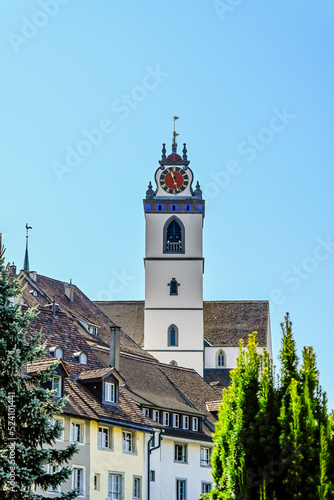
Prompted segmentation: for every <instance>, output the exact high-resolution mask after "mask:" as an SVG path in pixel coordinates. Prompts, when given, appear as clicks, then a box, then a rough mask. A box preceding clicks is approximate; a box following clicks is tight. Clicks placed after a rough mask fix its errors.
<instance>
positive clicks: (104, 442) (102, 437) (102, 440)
mask: <svg viewBox="0 0 334 500" xmlns="http://www.w3.org/2000/svg"><path fill="white" fill-rule="evenodd" d="M98 447H99V448H104V449H107V450H110V449H111V429H110V427H104V426H101V425H100V426H99V434H98Z"/></svg>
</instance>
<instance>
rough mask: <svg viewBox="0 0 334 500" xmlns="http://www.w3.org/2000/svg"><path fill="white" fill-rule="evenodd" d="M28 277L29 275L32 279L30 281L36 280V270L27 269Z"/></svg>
mask: <svg viewBox="0 0 334 500" xmlns="http://www.w3.org/2000/svg"><path fill="white" fill-rule="evenodd" d="M29 277H30V279H32V281H35V282H36V279H37V272H36V271H29Z"/></svg>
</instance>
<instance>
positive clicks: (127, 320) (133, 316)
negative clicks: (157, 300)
mask: <svg viewBox="0 0 334 500" xmlns="http://www.w3.org/2000/svg"><path fill="white" fill-rule="evenodd" d="M95 304H96V305H97V306H98V307H99V308H100V309H101V311H103V312H104V314H106V315H107V316H108V318H112V319H113V321H115V323H116V324H117V325H119V326H120V327H121V328H122V329H123V330H124V332H126V333H127V334H128V335H129V336H130V337H131V338H132V339H133V340H134V341H135V342H136V343H137V344H140V342H141V341H142V340H143V337H144V306H145V302H144V301H143V300H126V301H96V302H95Z"/></svg>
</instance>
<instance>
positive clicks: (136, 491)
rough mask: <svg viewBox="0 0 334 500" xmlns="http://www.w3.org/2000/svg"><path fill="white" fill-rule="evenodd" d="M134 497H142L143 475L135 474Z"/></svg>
mask: <svg viewBox="0 0 334 500" xmlns="http://www.w3.org/2000/svg"><path fill="white" fill-rule="evenodd" d="M132 497H133V498H136V499H138V498H141V477H140V476H133V495H132Z"/></svg>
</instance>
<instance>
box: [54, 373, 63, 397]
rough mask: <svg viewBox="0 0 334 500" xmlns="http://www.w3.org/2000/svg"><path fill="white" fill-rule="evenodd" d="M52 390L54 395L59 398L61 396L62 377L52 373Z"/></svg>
mask: <svg viewBox="0 0 334 500" xmlns="http://www.w3.org/2000/svg"><path fill="white" fill-rule="evenodd" d="M52 390H53V391H55V393H54V397H55V398H61V396H62V377H60V376H59V375H54V376H53V377H52Z"/></svg>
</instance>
